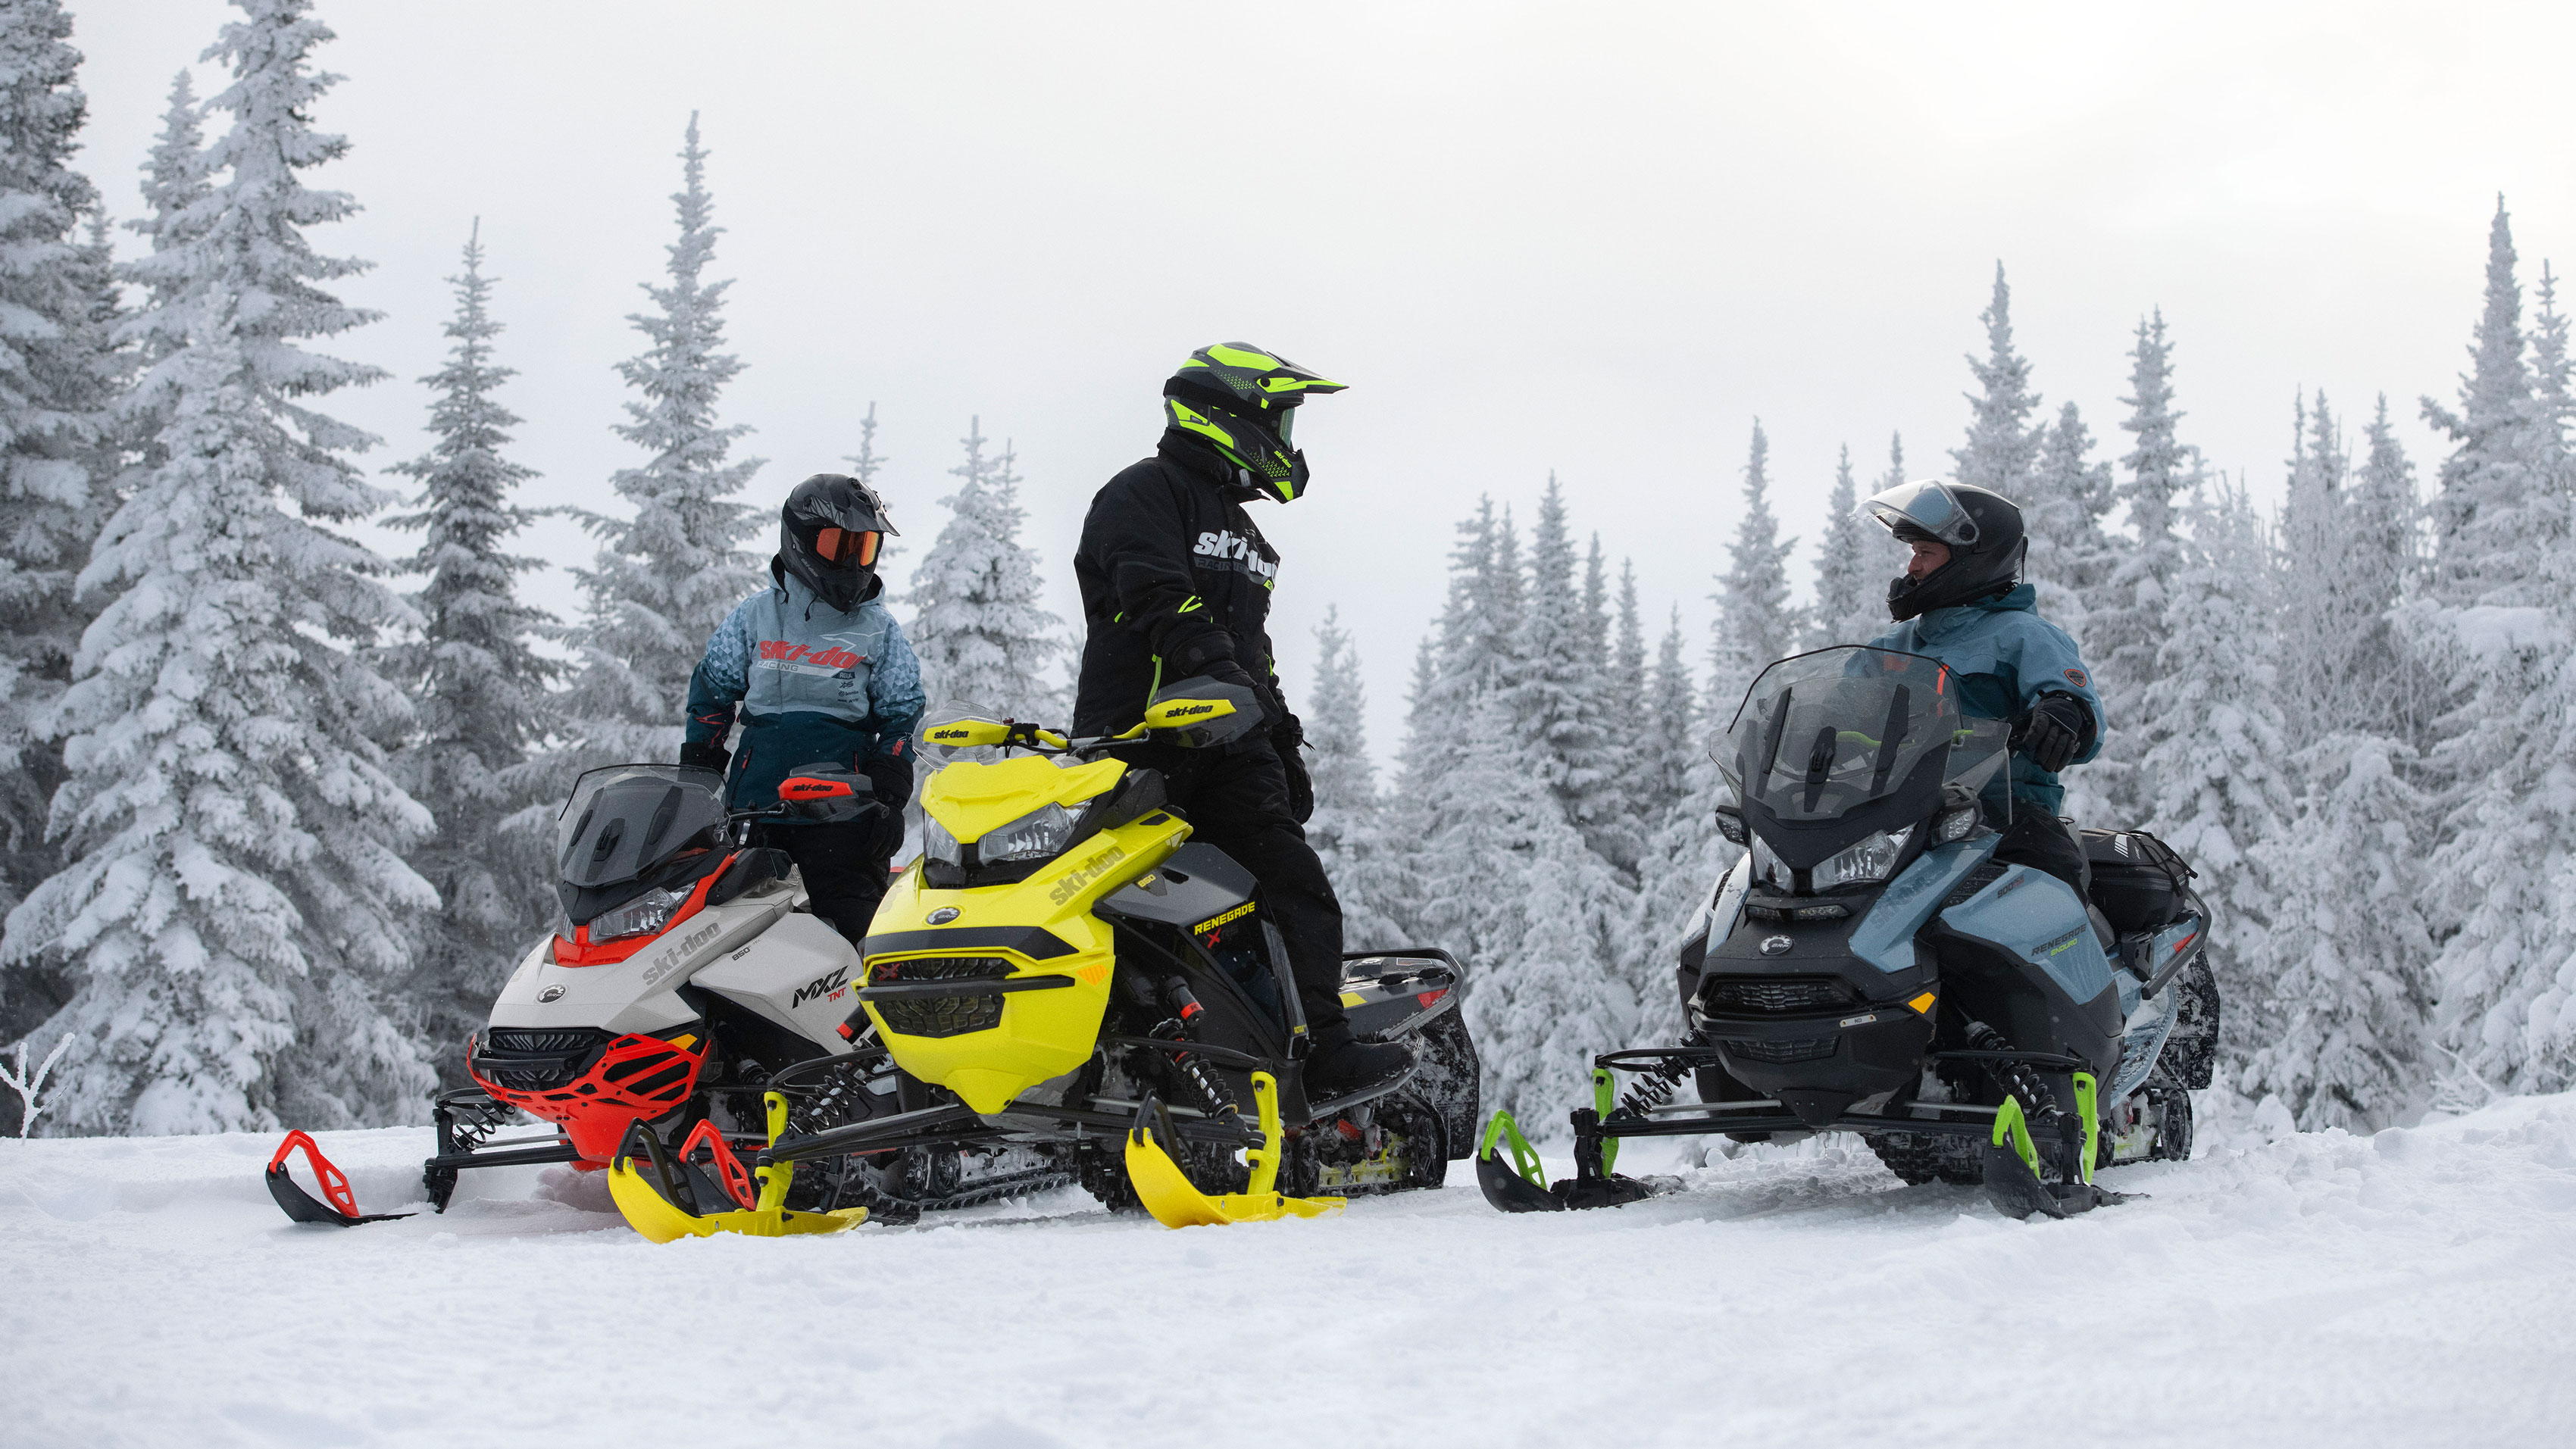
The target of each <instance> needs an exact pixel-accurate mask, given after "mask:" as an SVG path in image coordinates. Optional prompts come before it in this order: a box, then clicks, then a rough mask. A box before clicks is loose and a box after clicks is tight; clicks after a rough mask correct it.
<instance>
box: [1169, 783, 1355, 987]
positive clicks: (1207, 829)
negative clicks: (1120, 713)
mask: <svg viewBox="0 0 2576 1449" xmlns="http://www.w3.org/2000/svg"><path fill="white" fill-rule="evenodd" d="M1126 758H1127V760H1128V762H1129V763H1131V764H1133V765H1137V766H1141V767H1144V768H1147V769H1153V770H1160V771H1162V772H1163V788H1164V791H1165V792H1166V794H1167V795H1168V797H1169V798H1170V800H1171V803H1172V808H1173V809H1175V810H1177V811H1179V812H1180V814H1181V818H1183V819H1185V820H1187V821H1189V822H1190V839H1192V840H1195V841H1202V842H1205V843H1206V844H1209V845H1213V846H1215V847H1216V848H1217V849H1219V850H1222V851H1224V852H1225V853H1226V854H1227V855H1228V856H1229V857H1231V858H1232V859H1233V860H1234V862H1235V863H1236V864H1238V865H1240V866H1242V867H1243V868H1244V869H1246V870H1248V871H1250V872H1252V875H1253V878H1254V879H1256V880H1258V881H1260V882H1261V905H1262V909H1263V910H1265V911H1267V912H1268V913H1269V916H1270V920H1271V923H1272V924H1274V925H1276V926H1277V927H1278V928H1279V935H1280V938H1281V939H1282V940H1283V941H1285V942H1286V943H1287V945H1288V969H1289V972H1290V974H1292V975H1294V976H1295V977H1296V978H1297V999H1298V1001H1299V1002H1300V1003H1301V1004H1302V1005H1304V1007H1305V1008H1306V1025H1307V1027H1308V1029H1309V1030H1312V1031H1315V1032H1319V1033H1320V1032H1322V1031H1324V1030H1325V1029H1327V1028H1329V1027H1336V1026H1340V1025H1341V1024H1342V1023H1344V1022H1345V1021H1347V1020H1349V1014H1348V1013H1347V1012H1345V1011H1343V1010H1342V903H1341V901H1340V899H1339V898H1337V897H1336V896H1334V894H1333V883H1332V882H1331V881H1330V880H1327V879H1326V878H1325V876H1324V862H1323V861H1322V860H1321V859H1319V858H1317V856H1316V854H1315V847H1313V846H1311V845H1308V844H1307V843H1306V830H1305V827H1304V826H1301V825H1299V824H1298V823H1297V817H1296V816H1295V815H1294V814H1292V813H1290V811H1289V808H1288V771H1287V768H1286V767H1285V766H1283V765H1281V764H1280V763H1279V754H1278V752H1277V751H1276V750H1274V749H1273V748H1272V747H1271V744H1270V741H1268V740H1267V739H1262V738H1258V737H1256V738H1254V739H1252V740H1251V741H1249V742H1246V743H1245V744H1243V745H1241V746H1240V747H1238V748H1237V749H1235V750H1233V751H1225V750H1185V749H1181V748H1179V747H1177V746H1171V745H1154V746H1148V747H1146V748H1143V749H1139V750H1135V751H1133V752H1130V753H1129V754H1127V756H1126Z"/></svg>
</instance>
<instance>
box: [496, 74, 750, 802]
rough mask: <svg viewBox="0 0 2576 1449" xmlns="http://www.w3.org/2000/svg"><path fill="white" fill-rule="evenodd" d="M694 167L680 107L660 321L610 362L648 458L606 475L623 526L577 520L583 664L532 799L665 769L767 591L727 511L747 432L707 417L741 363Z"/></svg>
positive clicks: (641, 320) (635, 439)
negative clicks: (705, 681) (697, 679)
mask: <svg viewBox="0 0 2576 1449" xmlns="http://www.w3.org/2000/svg"><path fill="white" fill-rule="evenodd" d="M706 163H707V153H706V151H705V150H704V149H702V148H701V147H700V146H699V144H698V118H697V115H696V114H695V113H694V112H692V113H691V114H690V116H689V129H688V137H687V143H686V144H685V145H684V146H683V147H682V149H681V151H680V164H681V178H682V184H681V189H680V190H679V191H678V192H676V193H674V194H673V195H672V197H671V201H672V203H673V205H674V207H675V208H676V209H677V212H678V219H679V224H680V235H679V239H678V240H677V241H675V242H673V243H672V244H671V245H670V247H669V248H668V251H669V255H670V263H669V266H668V275H669V284H668V285H666V286H654V285H653V284H651V283H646V284H645V286H644V290H645V293H646V295H648V296H650V297H651V298H652V299H653V303H654V306H655V307H656V309H657V310H656V311H654V312H651V313H640V314H635V315H630V316H629V317H628V318H627V320H628V321H629V322H632V323H634V324H635V328H636V330H637V331H639V332H641V333H643V334H644V336H645V338H646V340H647V342H648V343H649V344H650V345H649V346H647V347H646V348H645V350H644V351H643V352H642V353H639V354H638V355H636V356H634V357H632V358H629V359H628V360H626V361H625V362H622V363H619V364H618V367H617V370H618V374H619V375H620V376H622V377H624V378H625V379H626V382H627V385H628V386H629V387H632V388H633V389H635V391H636V393H637V394H638V396H637V397H636V398H635V399H634V400H632V401H629V402H628V403H627V404H626V405H625V406H626V414H627V421H626V422H625V423H622V424H620V425H618V427H617V435H618V436H619V437H621V438H624V439H625V440H626V441H627V442H629V443H632V444H634V445H635V446H637V447H639V448H641V449H643V450H644V452H645V454H646V455H647V458H646V461H645V463H644V464H643V465H642V466H641V467H635V468H624V469H620V470H619V471H618V472H617V474H616V475H615V476H614V477H613V478H612V479H611V480H610V486H611V487H612V488H614V489H615V490H616V493H617V496H618V497H619V498H621V499H623V500H625V501H626V503H627V504H629V505H630V506H631V507H632V508H633V509H634V512H633V514H632V515H631V516H629V517H625V518H613V517H609V516H607V515H604V514H597V513H584V514H581V515H580V517H581V519H582V521H583V523H584V524H586V525H587V526H588V527H589V529H590V531H591V532H592V533H593V534H595V535H596V536H598V537H599V538H600V540H601V541H602V545H603V546H602V547H601V549H600V551H599V554H598V557H597V559H596V560H595V561H594V562H593V563H592V565H591V567H589V568H588V569H583V570H576V571H575V572H576V575H577V577H578V578H579V579H580V580H581V586H582V592H583V594H584V596H585V601H586V604H587V617H586V618H585V619H584V621H583V623H582V624H581V626H580V627H579V628H578V629H576V630H574V631H573V632H572V633H571V635H570V638H571V640H572V642H573V643H574V644H575V645H576V646H577V649H578V655H579V661H580V663H579V668H578V672H576V673H575V675H574V676H573V681H572V687H571V689H570V690H569V691H568V692H567V694H566V696H565V698H564V700H563V704H562V711H563V716H564V725H565V730H566V733H567V734H568V736H569V738H570V741H571V745H570V748H568V749H566V750H563V751H560V752H558V753H557V754H556V755H555V756H554V757H552V758H551V759H549V760H547V761H545V762H544V763H543V765H542V766H541V768H540V769H539V771H538V775H539V782H540V786H541V793H545V794H551V795H558V796H559V795H561V794H562V793H563V792H564V791H565V790H566V789H568V788H569V787H570V786H571V784H572V780H573V777H574V776H575V775H576V774H578V773H579V772H580V771H581V770H583V769H587V768H591V767H593V766H598V765H609V764H619V763H623V762H626V761H629V760H670V759H673V758H675V757H676V756H677V754H678V752H679V747H680V716H681V713H682V710H683V707H684V706H685V705H686V704H687V701H688V693H689V675H690V673H691V671H693V670H695V669H696V668H697V666H698V661H699V659H700V658H702V657H704V655H705V652H706V645H707V640H708V638H709V637H710V636H712V635H713V634H714V633H715V631H716V626H717V625H719V624H721V623H723V622H724V620H725V616H726V615H727V614H730V613H731V612H733V608H734V606H735V605H736V604H738V603H740V602H742V600H743V598H744V596H745V595H747V594H749V593H751V592H752V591H753V590H754V589H756V588H758V587H760V586H761V585H762V584H763V583H764V582H765V578H764V576H763V575H762V573H761V572H760V571H759V568H758V565H757V561H756V560H755V558H754V557H753V555H752V554H751V553H750V552H748V551H747V550H745V549H744V547H743V545H744V543H745V542H746V541H748V540H749V539H751V538H752V537H754V536H755V535H756V534H758V533H759V531H760V525H761V522H762V519H761V517H760V515H759V514H758V513H757V512H756V511H755V510H753V509H752V508H749V507H747V506H745V505H744V504H741V503H738V502H735V501H734V500H735V498H736V496H737V495H739V494H740V493H741V492H742V490H743V487H744V485H746V484H748V483H749V482H750V481H751V476H752V474H753V473H755V472H757V471H759V469H760V467H761V462H762V460H760V459H757V458H746V459H744V460H742V461H741V462H737V463H728V462H727V461H726V457H727V455H728V454H729V453H730V452H731V451H732V449H733V444H734V440H735V439H737V438H739V437H741V436H742V435H743V434H744V433H747V432H749V431H750V429H749V428H748V427H746V426H743V425H741V424H734V425H731V426H727V425H724V424H720V423H718V422H717V421H716V416H717V403H718V402H719V400H720V398H721V396H722V394H723V391H724V386H725V384H726V383H728V382H730V381H732V380H733V378H734V377H735V376H736V375H737V374H739V373H740V372H741V371H742V362H741V360H740V359H738V358H736V357H734V356H733V355H732V354H731V353H728V352H725V351H723V350H721V349H722V348H723V346H724V319H723V308H724V294H725V291H726V289H727V288H728V287H730V286H731V285H732V284H731V283H730V282H721V281H717V282H710V281H707V280H705V272H706V267H707V263H708V262H709V261H710V260H712V258H713V256H714V252H715V244H716V238H717V237H718V236H720V235H722V234H723V231H724V229H723V228H722V227H719V226H717V225H716V224H715V222H714V211H715V204H714V200H713V198H712V197H710V196H709V195H708V194H707V185H706Z"/></svg>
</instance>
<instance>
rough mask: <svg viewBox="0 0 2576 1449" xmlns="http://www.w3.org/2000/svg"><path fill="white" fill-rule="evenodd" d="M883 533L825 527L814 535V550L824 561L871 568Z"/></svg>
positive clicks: (874, 563) (874, 562)
mask: <svg viewBox="0 0 2576 1449" xmlns="http://www.w3.org/2000/svg"><path fill="white" fill-rule="evenodd" d="M884 536H885V535H883V534H880V533H875V532H868V533H853V532H851V531H850V530H848V529H846V528H826V529H823V530H822V531H820V532H818V533H816V534H815V535H814V551H815V552H816V553H819V554H821V555H822V556H823V561H824V562H825V563H836V564H839V563H850V562H853V561H855V562H856V563H857V564H858V566H859V567H861V568H873V567H874V566H875V565H876V561H877V541H878V540H879V539H881V538H883V537H884Z"/></svg>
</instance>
